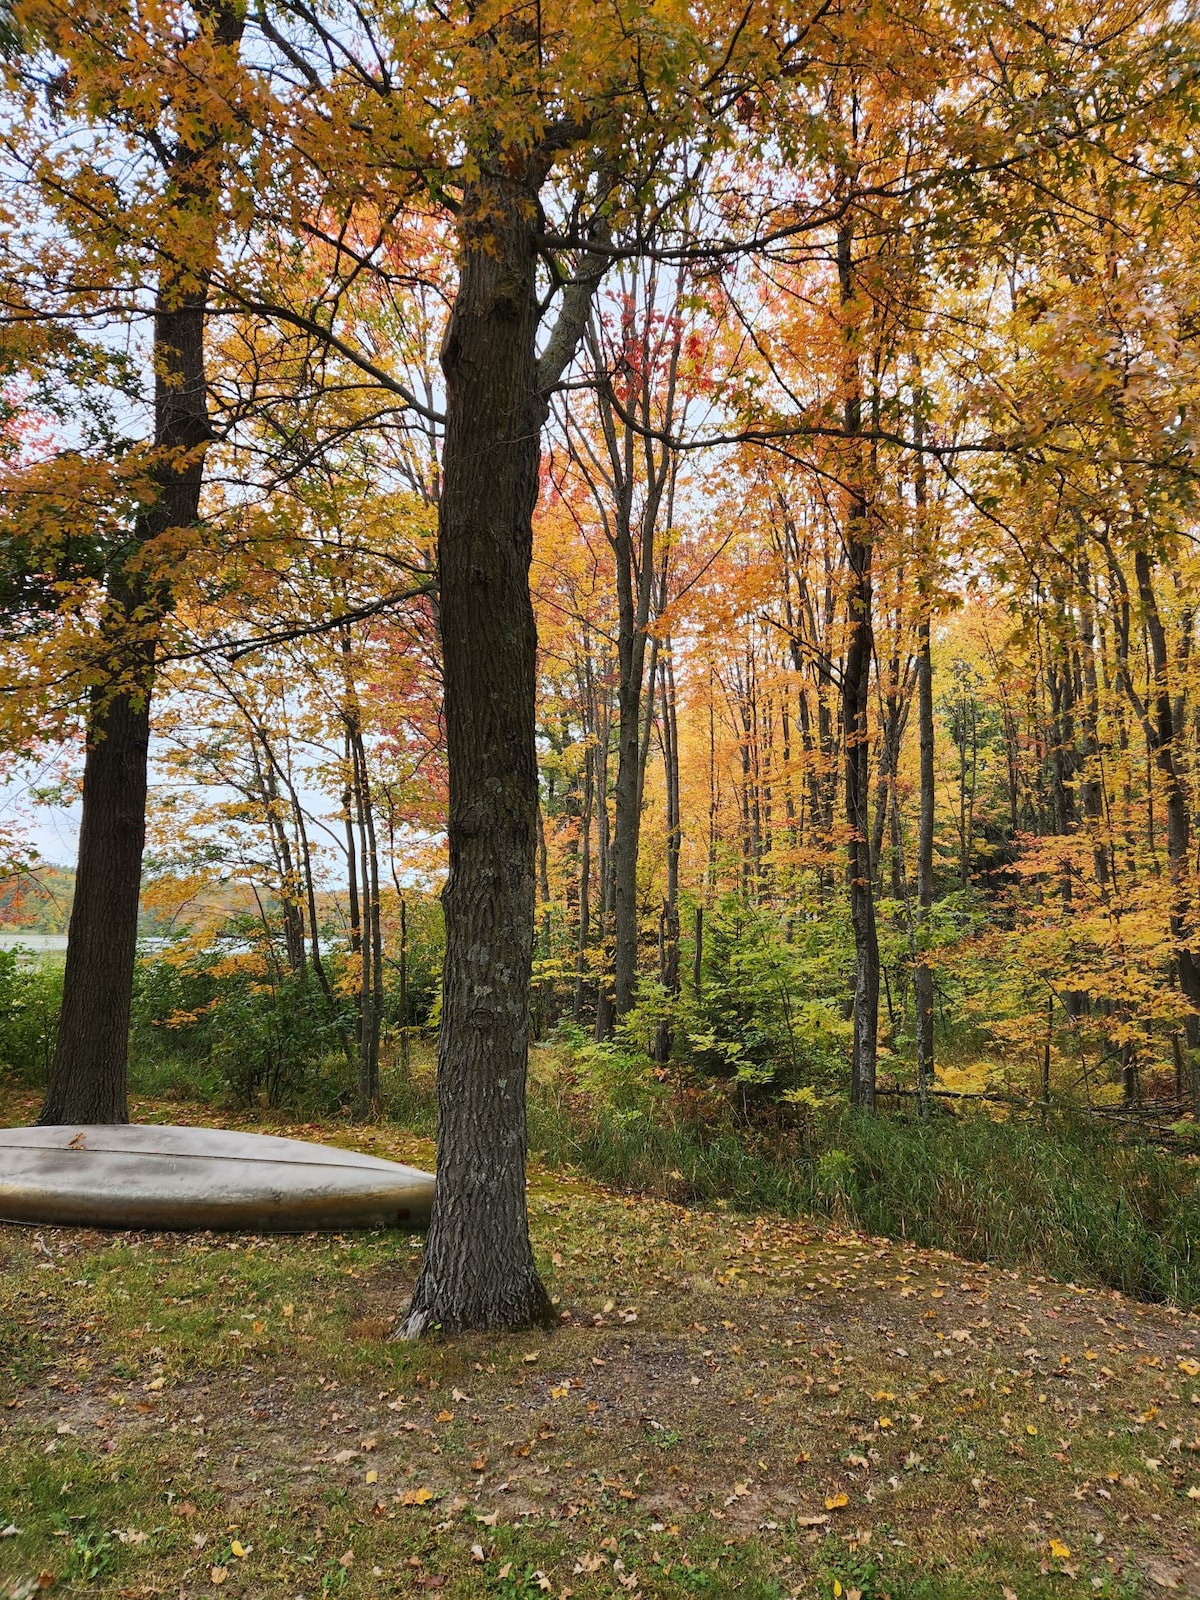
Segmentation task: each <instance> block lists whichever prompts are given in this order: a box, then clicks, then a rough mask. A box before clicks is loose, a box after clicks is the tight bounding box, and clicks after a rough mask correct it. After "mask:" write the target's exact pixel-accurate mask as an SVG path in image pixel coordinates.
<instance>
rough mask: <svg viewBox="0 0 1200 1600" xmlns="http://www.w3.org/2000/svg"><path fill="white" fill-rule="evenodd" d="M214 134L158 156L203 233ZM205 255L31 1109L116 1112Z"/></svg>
mask: <svg viewBox="0 0 1200 1600" xmlns="http://www.w3.org/2000/svg"><path fill="white" fill-rule="evenodd" d="M197 10H198V12H199V13H200V15H201V16H202V17H204V18H205V19H206V20H207V21H208V22H209V23H210V25H211V27H212V29H213V35H214V38H215V40H216V42H217V43H218V45H222V46H225V47H234V48H236V46H237V44H238V42H239V41H240V39H241V35H242V29H243V25H244V20H245V19H244V12H243V11H242V9H241V7H239V6H233V5H223V4H217V5H214V4H211V3H206V4H202V5H200V6H198V7H197ZM218 142H219V135H217V134H215V133H212V134H209V135H207V136H206V135H204V134H203V133H202V134H201V135H200V137H198V138H193V140H192V141H190V142H181V143H180V145H179V147H178V148H177V150H176V152H175V154H174V156H173V159H172V161H171V163H170V164H169V167H168V170H167V171H166V173H165V177H166V180H167V182H168V184H170V185H173V186H175V187H176V188H177V190H178V192H179V196H180V199H179V202H178V203H179V204H180V205H188V204H192V205H195V206H196V207H197V218H198V232H199V234H200V237H202V238H204V237H206V236H208V237H211V216H210V213H211V212H212V209H213V202H214V195H213V192H212V187H211V182H212V179H211V174H212V170H213V168H212V154H213V149H214V147H215V146H216V144H217V143H218ZM209 267H210V263H199V264H197V263H186V264H185V263H172V264H170V265H169V266H167V267H166V268H165V269H164V271H163V272H162V274H161V276H160V278H159V284H158V291H157V295H156V299H155V312H154V336H153V349H152V358H153V364H154V446H155V450H156V455H157V462H156V466H155V468H154V471H153V474H152V477H153V483H154V497H153V499H152V500H151V501H150V503H149V504H148V505H146V507H145V508H144V510H143V511H142V512H141V514H140V515H139V516H138V517H137V518H136V520H135V523H134V527H133V529H132V530H131V535H130V539H129V543H128V545H127V546H126V547H125V548H124V549H122V550H119V551H117V552H115V553H114V555H113V557H112V559H111V561H110V566H109V573H108V595H107V601H106V609H105V614H104V618H103V622H102V625H101V637H100V650H99V659H98V660H97V663H96V667H97V669H98V674H99V677H98V681H97V683H96V686H95V688H94V689H93V690H92V693H91V700H90V705H89V709H88V718H87V731H86V745H85V752H84V768H83V797H82V811H81V816H80V828H79V856H78V861H77V865H76V871H75V900H74V904H73V906H72V910H71V920H70V925H69V928H68V939H67V957H66V967H65V971H64V974H63V999H62V1010H61V1012H60V1015H59V1024H58V1040H57V1045H56V1048H55V1052H54V1060H53V1062H52V1064H51V1068H50V1074H49V1079H48V1082H47V1087H46V1099H45V1103H44V1105H43V1106H42V1110H41V1114H40V1116H39V1118H38V1120H39V1122H42V1123H47V1124H58V1123H64V1122H125V1121H127V1120H128V1111H127V1106H126V1077H127V1068H128V1051H129V1012H130V1005H131V999H132V992H133V968H134V961H135V959H136V955H137V917H138V897H139V892H140V889H141V866H142V850H143V847H144V845H145V837H146V788H147V763H148V758H149V747H150V697H151V692H152V689H153V683H154V664H155V656H156V653H157V644H158V633H159V628H160V626H161V623H162V620H163V618H164V616H165V615H166V614H167V611H168V609H169V606H170V603H171V596H170V590H169V585H168V583H167V581H166V580H165V579H164V578H161V577H158V576H156V574H155V573H154V571H153V568H154V565H155V560H156V557H155V553H154V546H155V543H156V541H159V540H161V538H162V536H163V535H164V534H166V533H169V532H170V531H171V530H172V529H174V528H187V527H190V526H191V525H193V524H194V523H195V522H196V520H197V517H198V516H199V511H200V489H201V484H202V481H203V472H204V452H205V448H206V446H207V445H208V443H209V440H210V439H211V436H212V429H211V425H210V422H209V417H208V407H207V390H206V385H205V371H204V322H205V313H206V309H207V302H208V274H209Z"/></svg>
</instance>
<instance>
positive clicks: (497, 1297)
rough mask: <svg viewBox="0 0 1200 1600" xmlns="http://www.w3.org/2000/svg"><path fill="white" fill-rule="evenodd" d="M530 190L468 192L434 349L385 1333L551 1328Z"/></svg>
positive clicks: (537, 423)
mask: <svg viewBox="0 0 1200 1600" xmlns="http://www.w3.org/2000/svg"><path fill="white" fill-rule="evenodd" d="M533 210H534V207H533V205H532V197H531V196H530V195H529V194H528V193H527V192H525V191H524V190H523V189H522V188H521V187H520V186H519V185H518V184H516V183H512V182H508V181H506V180H504V179H502V178H499V177H493V178H490V179H485V180H483V182H481V184H480V186H479V187H478V188H477V189H476V191H475V192H474V194H471V195H469V196H468V199H467V205H466V213H467V214H466V216H465V217H464V219H463V220H462V222H461V224H460V226H461V238H462V241H463V246H462V256H461V266H460V278H459V287H458V295H457V298H456V300H455V303H454V309H453V312H452V313H451V318H450V325H449V328H448V330H447V334H446V341H445V345H444V347H443V352H442V366H443V369H444V371H445V375H446V437H445V446H444V453H443V458H442V459H443V485H442V496H441V502H440V505H439V508H438V572H439V581H440V592H441V631H442V653H443V664H444V666H443V670H444V683H445V718H446V741H447V750H448V755H449V766H450V814H449V828H448V833H449V846H450V874H449V878H448V880H447V883H446V888H445V891H444V893H443V897H442V898H443V904H444V907H445V916H446V957H445V976H444V987H443V1000H442V1027H441V1038H440V1041H439V1047H438V1151H437V1190H436V1194H435V1198H434V1204H433V1215H432V1218H431V1221H430V1227H429V1237H428V1241H427V1243H426V1246H425V1254H424V1258H423V1260H422V1263H421V1272H420V1276H419V1278H418V1280H417V1285H416V1288H415V1290H414V1292H413V1298H412V1304H411V1305H410V1307H409V1310H408V1314H407V1317H406V1319H405V1322H404V1325H403V1329H402V1332H403V1334H404V1336H406V1337H409V1338H415V1337H418V1336H419V1335H420V1334H422V1333H423V1332H424V1331H425V1330H426V1328H427V1327H429V1326H430V1325H434V1324H436V1325H438V1326H440V1327H441V1328H442V1329H443V1330H444V1331H446V1332H456V1331H460V1330H463V1329H467V1328H516V1327H523V1326H528V1325H529V1324H530V1323H535V1322H545V1321H547V1320H548V1319H549V1317H550V1315H551V1312H550V1303H549V1300H548V1298H547V1295H546V1291H545V1289H544V1288H543V1287H542V1282H541V1279H540V1278H539V1277H538V1272H537V1268H536V1266H535V1264H534V1259H533V1251H532V1248H531V1246H530V1242H529V1228H528V1220H527V1215H526V1207H525V1156H526V1124H525V1072H526V1058H527V1051H528V1038H529V980H530V964H531V960H532V947H533V917H534V848H535V839H536V831H537V804H538V792H537V758H536V751H535V747H534V667H535V655H536V649H537V634H536V629H535V624H534V617H533V607H532V604H531V601H530V596H529V563H530V557H531V554H532V533H531V519H532V516H533V508H534V502H535V500H536V497H537V485H538V457H539V441H540V433H541V423H542V412H541V407H540V404H539V397H538V392H537V380H536V366H535V356H534V338H535V332H536V311H535V303H534V246H533V234H532V229H531V227H530V224H529V220H528V219H529V217H530V215H531V214H532V212H533Z"/></svg>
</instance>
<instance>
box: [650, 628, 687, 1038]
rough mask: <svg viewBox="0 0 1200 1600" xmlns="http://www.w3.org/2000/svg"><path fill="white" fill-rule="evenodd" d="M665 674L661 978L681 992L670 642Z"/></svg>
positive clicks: (665, 1032)
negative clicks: (664, 870)
mask: <svg viewBox="0 0 1200 1600" xmlns="http://www.w3.org/2000/svg"><path fill="white" fill-rule="evenodd" d="M661 678H662V752H663V777H664V780H665V788H666V799H667V892H666V895H665V897H664V899H663V908H662V922H661V943H660V960H659V981H660V983H661V984H662V986H663V988H664V989H665V990H666V992H667V994H669V995H672V996H675V995H678V993H679V853H680V849H681V847H682V844H683V826H682V821H681V818H680V810H679V727H678V723H677V720H676V707H675V666H674V661H673V659H672V656H671V647H670V643H669V642H668V644H667V647H666V651H665V655H664V661H663V670H662V673H661ZM671 1042H672V1040H671V1025H670V1023H668V1022H662V1023H660V1024H659V1028H658V1036H657V1038H656V1039H655V1042H654V1059H655V1060H656V1061H669V1060H670V1057H671Z"/></svg>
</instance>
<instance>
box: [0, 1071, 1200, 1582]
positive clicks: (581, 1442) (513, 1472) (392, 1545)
mask: <svg viewBox="0 0 1200 1600" xmlns="http://www.w3.org/2000/svg"><path fill="white" fill-rule="evenodd" d="M31 1110H32V1103H31V1102H29V1103H26V1101H24V1100H23V1099H21V1098H19V1097H16V1096H13V1097H11V1098H10V1099H9V1100H8V1102H7V1103H6V1104H5V1105H4V1106H3V1107H2V1108H0V1120H4V1121H7V1122H21V1121H25V1120H28V1117H29V1115H30V1112H31ZM135 1116H137V1118H138V1120H154V1119H156V1118H158V1119H161V1120H168V1119H169V1120H175V1121H188V1120H195V1121H212V1120H213V1119H212V1117H211V1115H206V1114H204V1113H202V1112H200V1111H199V1110H198V1109H197V1108H181V1107H180V1106H178V1105H170V1106H167V1105H165V1104H163V1105H153V1104H151V1105H142V1106H140V1107H139V1108H138V1109H137V1111H136V1112H135ZM230 1120H231V1121H232V1120H234V1119H230ZM279 1131H287V1130H283V1129H280V1130H279ZM290 1131H293V1132H297V1133H299V1134H300V1135H301V1136H302V1137H310V1138H327V1139H329V1140H330V1141H332V1142H335V1143H345V1144H355V1145H357V1146H359V1147H361V1148H364V1149H368V1150H371V1151H373V1152H375V1153H378V1154H381V1155H394V1156H396V1157H398V1158H400V1159H403V1160H407V1161H414V1162H416V1163H417V1164H424V1165H428V1164H429V1163H430V1162H431V1159H432V1149H431V1147H430V1146H429V1145H428V1144H427V1143H424V1142H422V1141H418V1140H414V1139H412V1138H410V1137H408V1136H406V1135H405V1134H404V1133H403V1132H402V1131H399V1130H396V1129H390V1128H380V1129H369V1130H352V1131H347V1130H346V1129H345V1128H344V1127H341V1128H337V1129H335V1128H320V1127H313V1126H306V1127H303V1128H300V1129H292V1130H290ZM531 1211H532V1219H533V1229H534V1236H535V1241H536V1246H537V1251H538V1256H539V1260H540V1262H541V1264H542V1268H543V1271H544V1273H545V1275H546V1279H547V1282H548V1284H549V1287H550V1290H551V1293H552V1294H554V1295H555V1296H556V1297H557V1301H558V1305H559V1308H560V1314H561V1319H562V1320H561V1325H560V1327H559V1328H558V1330H557V1331H556V1332H554V1333H553V1334H550V1335H544V1334H540V1333H539V1334H523V1335H519V1336H516V1337H499V1338H486V1339H485V1338H471V1339H463V1340H458V1341H455V1342H453V1343H447V1344H438V1343H435V1342H430V1343H424V1344H421V1345H418V1346H415V1347H414V1346H410V1345H402V1344H396V1343H393V1342H390V1340H389V1337H388V1335H389V1332H390V1330H391V1326H392V1323H393V1320H394V1318H395V1317H396V1315H397V1313H398V1312H399V1311H400V1310H401V1309H402V1307H403V1305H404V1303H405V1300H406V1297H407V1294H408V1291H409V1289H410V1288H411V1285H412V1282H413V1278H414V1275H415V1270H416V1266H417V1261H418V1254H419V1249H420V1240H419V1239H418V1238H415V1237H409V1236H407V1235H404V1234H388V1235H362V1236H345V1237H330V1236H305V1237H295V1238H291V1237H288V1238H279V1237H270V1238H251V1237H244V1236H243V1237H226V1236H219V1235H206V1236H182V1235H176V1236H158V1235H120V1236H111V1235H103V1234H100V1233H96V1232H83V1231H75V1230H69V1229H45V1230H42V1231H38V1230H35V1229H19V1228H11V1227H9V1228H0V1266H2V1271H0V1352H2V1353H3V1355H2V1360H3V1366H2V1369H0V1595H3V1596H7V1597H17V1596H21V1597H24V1596H26V1595H31V1594H34V1593H36V1592H38V1588H39V1585H40V1586H41V1588H42V1589H43V1590H45V1589H49V1590H52V1591H53V1590H55V1588H57V1591H58V1592H67V1593H72V1592H77V1593H88V1594H97V1595H122V1596H152V1595H170V1596H176V1595H180V1596H194V1595H213V1594H216V1593H220V1594H221V1595H222V1596H247V1597H249V1596H259V1595H262V1596H287V1597H295V1596H305V1597H308V1600H313V1597H317V1596H325V1595H342V1596H345V1597H347V1600H351V1597H356V1596H376V1595H378V1596H385V1595H414V1596H421V1595H424V1594H438V1595H442V1596H445V1597H447V1600H449V1597H451V1596H453V1597H466V1596H494V1597H497V1600H499V1597H509V1600H512V1597H517V1596H530V1597H534V1596H540V1595H542V1594H547V1595H551V1596H555V1597H560V1600H561V1597H566V1596H568V1595H573V1596H575V1597H577V1600H584V1597H587V1596H600V1595H605V1596H608V1595H614V1596H629V1597H631V1600H632V1597H635V1596H639V1595H640V1596H643V1597H645V1600H650V1597H657V1596H668V1595H669V1596H686V1595H709V1596H714V1597H720V1596H726V1595H729V1596H745V1597H747V1600H750V1597H754V1600H768V1597H776V1600H777V1597H782V1596H792V1595H806V1596H807V1595H812V1596H830V1597H833V1600H838V1597H845V1600H855V1597H856V1596H859V1597H861V1600H879V1597H883V1596H891V1597H892V1600H916V1597H918V1596H920V1597H924V1600H942V1597H945V1600H951V1597H953V1600H973V1597H976V1596H988V1597H990V1600H1035V1597H1039V1596H1073V1595H1079V1596H1083V1595H1102V1596H1127V1597H1132V1596H1135V1595H1140V1594H1147V1595H1158V1594H1163V1593H1166V1592H1168V1591H1169V1590H1171V1589H1175V1590H1176V1591H1177V1592H1180V1593H1189V1592H1190V1593H1200V1554H1198V1552H1197V1532H1198V1527H1200V1323H1198V1322H1197V1320H1196V1319H1195V1318H1194V1317H1191V1316H1187V1315H1184V1314H1182V1313H1179V1312H1175V1311H1172V1310H1170V1309H1165V1308H1162V1307H1158V1306H1147V1305H1141V1304H1138V1303H1136V1302H1134V1301H1131V1300H1127V1299H1123V1298H1122V1297H1120V1296H1119V1295H1117V1294H1115V1293H1113V1292H1110V1291H1099V1290H1095V1289H1087V1288H1082V1287H1075V1286H1072V1285H1068V1284H1060V1283H1054V1282H1048V1281H1046V1280H1044V1279H1042V1278H1039V1277H1036V1276H1030V1275H1027V1274H1024V1273H1013V1272H1007V1271H998V1270H995V1269H991V1268H987V1267H983V1266H980V1265H978V1264H975V1263H965V1262H963V1261H960V1260H957V1259H955V1258H954V1257H951V1256H948V1255H945V1254H941V1253H938V1252H933V1251H923V1250H918V1249H914V1248H909V1247H905V1246H902V1245H897V1244H889V1243H885V1242H882V1241H879V1240H875V1239H870V1238H866V1237H862V1236H857V1235H853V1234H846V1233H838V1232H831V1231H829V1230H827V1229H826V1228H824V1227H818V1226H816V1225H811V1224H804V1223H794V1222H783V1221H780V1220H778V1219H775V1218H772V1217H757V1218H750V1217H746V1216H737V1215H733V1214H730V1213H726V1212H722V1211H712V1212H709V1211H695V1210H688V1209H684V1208H682V1207H677V1206H672V1205H669V1204H667V1203H665V1202H661V1201H648V1200H640V1199H635V1200H631V1199H629V1198H627V1197H623V1196H618V1195H615V1194H613V1193H609V1192H606V1191H605V1190H603V1189H601V1188H599V1187H597V1186H596V1185H593V1184H590V1183H585V1182H582V1181H576V1180H574V1179H571V1178H568V1177H564V1175H563V1174H561V1173H552V1172H547V1171H535V1172H534V1173H533V1175H532V1179H531Z"/></svg>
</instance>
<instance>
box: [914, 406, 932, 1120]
mask: <svg viewBox="0 0 1200 1600" xmlns="http://www.w3.org/2000/svg"><path fill="white" fill-rule="evenodd" d="M914 433H915V435H916V438H917V444H918V447H919V446H920V445H921V443H922V436H921V412H920V407H919V405H918V408H917V415H916V421H915V427H914ZM915 489H916V502H917V515H918V516H919V517H922V518H923V517H924V515H925V512H926V507H927V504H928V492H927V488H926V478H925V461H924V458H923V457H920V456H919V457H918V460H917V468H916V482H915ZM920 538H921V543H922V572H921V583H920V596H919V601H920V607H921V610H920V616H919V619H918V622H917V730H918V733H917V736H918V746H919V763H920V780H919V788H920V812H919V817H918V821H917V930H918V934H917V964H916V968H915V970H914V972H913V1002H914V1005H915V1008H916V1013H917V1095H918V1100H919V1104H920V1108H921V1115H922V1116H927V1115H928V1112H929V1091H930V1089H931V1088H932V1087H933V965H932V959H931V953H930V943H931V940H932V928H931V926H930V924H931V921H932V917H933V826H934V816H935V810H934V807H935V800H936V791H935V787H934V768H933V754H934V726H933V655H932V651H931V648H930V646H931V642H932V641H931V635H932V628H931V615H930V613H931V608H932V589H933V573H932V571H931V567H932V552H931V550H930V540H929V536H928V532H927V530H926V529H924V528H922V529H921V530H920Z"/></svg>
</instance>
